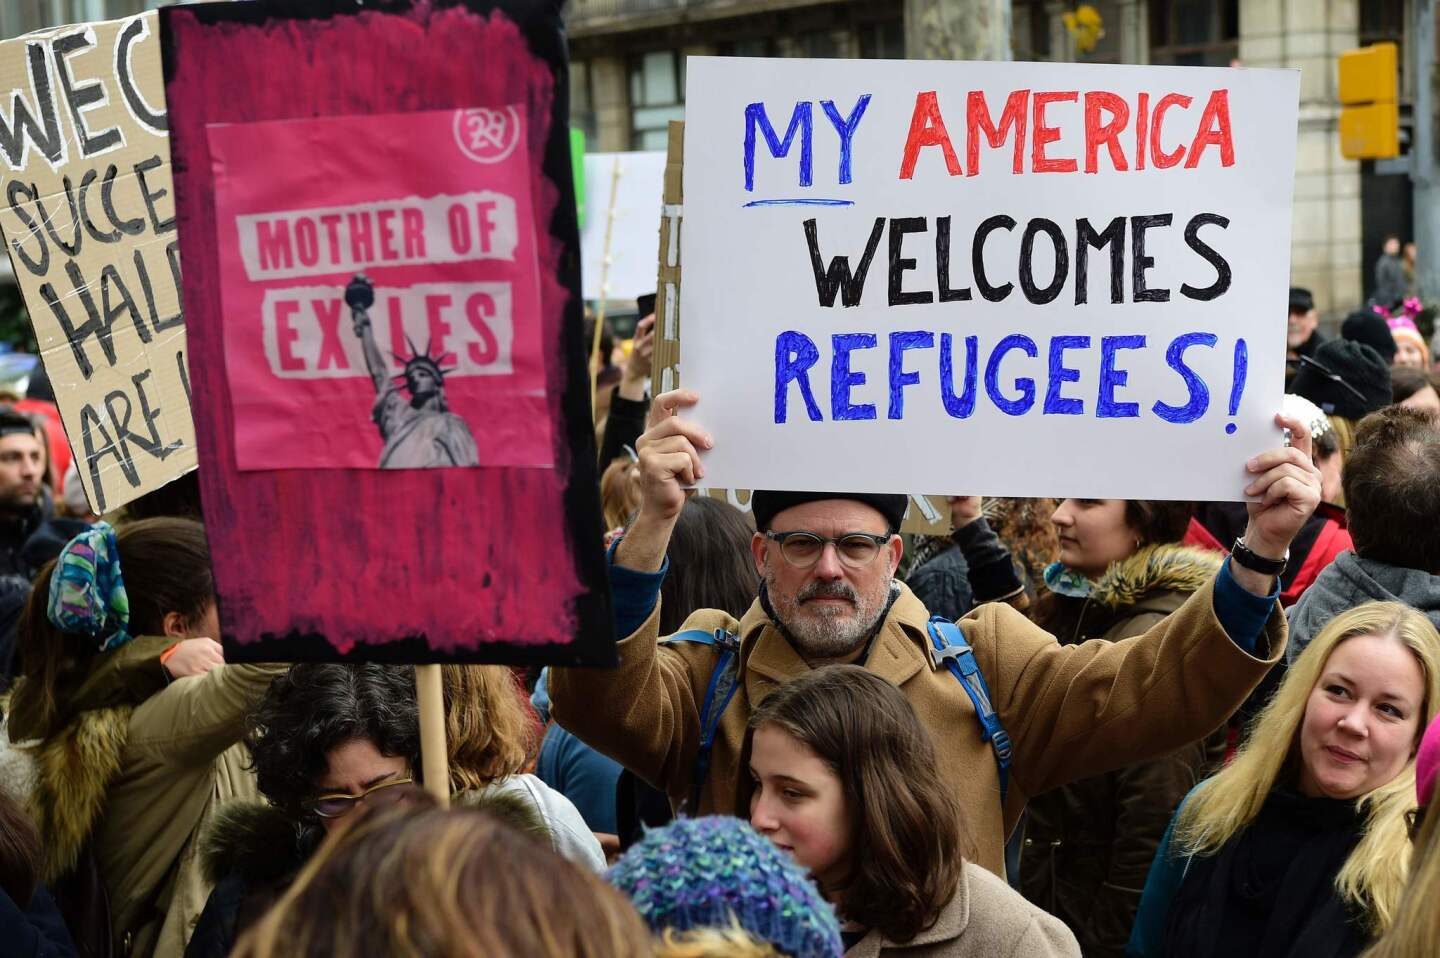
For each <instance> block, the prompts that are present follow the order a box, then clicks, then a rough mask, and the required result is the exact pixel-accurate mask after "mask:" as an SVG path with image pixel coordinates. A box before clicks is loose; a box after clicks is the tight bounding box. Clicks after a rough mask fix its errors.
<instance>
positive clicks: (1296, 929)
mask: <svg viewBox="0 0 1440 958" xmlns="http://www.w3.org/2000/svg"><path fill="white" fill-rule="evenodd" d="M1437 704H1440V634H1437V633H1436V631H1435V627H1434V626H1433V625H1431V624H1430V621H1429V620H1428V619H1426V618H1425V616H1423V615H1421V614H1420V613H1418V612H1416V611H1415V610H1413V609H1411V608H1410V607H1408V606H1405V605H1401V604H1400V603H1396V602H1370V603H1366V604H1365V605H1361V606H1357V607H1356V608H1354V609H1351V610H1349V611H1347V612H1344V613H1342V614H1340V615H1338V616H1336V617H1335V619H1334V620H1332V621H1331V622H1330V624H1329V625H1327V626H1326V627H1325V628H1324V629H1322V630H1321V631H1320V634H1319V635H1318V636H1317V637H1316V638H1315V641H1314V642H1313V643H1311V645H1310V647H1309V648H1307V649H1306V650H1305V652H1304V653H1303V654H1302V655H1301V656H1300V658H1299V659H1298V660H1296V662H1295V664H1294V666H1292V667H1291V670H1290V672H1289V674H1287V675H1286V677H1285V680H1284V682H1282V683H1281V685H1280V688H1279V690H1278V691H1277V692H1276V693H1275V696H1274V698H1272V699H1271V700H1270V702H1269V704H1267V705H1266V706H1265V709H1264V710H1263V711H1262V712H1261V713H1260V714H1259V716H1258V717H1257V718H1256V720H1255V724H1254V725H1253V727H1252V729H1251V733H1250V737H1249V739H1248V740H1247V742H1246V744H1245V745H1244V746H1242V747H1241V749H1240V752H1239V753H1238V754H1237V755H1236V757H1235V760H1234V761H1233V762H1231V763H1230V765H1229V766H1227V767H1226V768H1225V769H1224V770H1223V771H1221V772H1220V773H1219V774H1217V775H1215V776H1213V777H1211V778H1209V779H1206V780H1205V781H1204V782H1202V783H1200V784H1199V785H1197V786H1196V787H1195V789H1194V790H1193V791H1192V792H1191V793H1190V794H1189V795H1188V796H1187V797H1186V799H1185V801H1184V802H1182V803H1181V806H1180V809H1179V811H1177V812H1176V815H1175V818H1174V819H1173V820H1172V821H1171V823H1170V829H1169V831H1168V832H1167V833H1166V836H1165V839H1164V840H1163V841H1162V843H1161V847H1160V851H1159V852H1158V853H1157V855H1156V858H1155V863H1154V865H1153V866H1152V867H1151V870H1150V875H1149V878H1148V879H1147V881H1146V883H1145V892H1144V895H1143V896H1142V898H1141V901H1140V913H1139V915H1137V917H1136V922H1135V929H1134V932H1133V933H1132V935H1131V938H1130V944H1129V946H1128V947H1127V949H1126V954H1127V955H1138V956H1149V955H1162V954H1163V955H1166V956H1171V958H1194V956H1233V955H1260V954H1263V955H1265V956H1266V958H1283V956H1295V958H1299V956H1302V955H1303V956H1305V958H1348V956H1353V955H1357V954H1359V953H1360V952H1361V951H1362V950H1363V949H1364V947H1365V945H1366V943H1367V942H1368V941H1369V940H1370V939H1371V938H1373V937H1374V936H1375V935H1376V934H1378V933H1381V932H1383V931H1385V930H1386V928H1388V927H1389V925H1390V923H1391V922H1392V920H1393V919H1394V917H1395V915H1396V910H1397V908H1398V906H1399V902H1400V898H1401V895H1402V893H1403V891H1404V886H1405V881H1406V878H1407V875H1408V873H1409V867H1410V841H1409V835H1408V830H1407V826H1406V817H1407V812H1409V811H1410V810H1411V809H1412V808H1413V807H1414V801H1415V797H1414V796H1415V752H1416V748H1417V746H1418V745H1419V741H1420V733H1421V731H1422V730H1423V729H1424V728H1425V725H1426V723H1428V722H1429V720H1430V719H1431V718H1433V717H1434V715H1435V712H1436V708H1437Z"/></svg>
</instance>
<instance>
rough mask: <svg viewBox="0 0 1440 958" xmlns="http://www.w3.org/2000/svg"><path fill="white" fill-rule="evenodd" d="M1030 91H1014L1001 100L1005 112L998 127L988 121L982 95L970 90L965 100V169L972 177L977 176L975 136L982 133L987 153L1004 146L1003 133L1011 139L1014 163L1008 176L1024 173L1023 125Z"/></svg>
mask: <svg viewBox="0 0 1440 958" xmlns="http://www.w3.org/2000/svg"><path fill="white" fill-rule="evenodd" d="M1029 105H1030V91H1029V90H1016V91H1015V92H1014V93H1012V94H1010V96H1009V97H1008V98H1007V99H1006V100H1005V109H1003V110H1001V111H1000V127H999V129H996V127H995V124H994V123H992V122H991V121H990V108H989V107H988V106H986V104H985V94H984V93H982V92H981V91H979V90H972V91H971V93H970V95H969V96H968V97H967V98H966V100H965V165H966V166H967V167H968V168H969V170H970V175H971V176H974V175H975V174H976V173H979V172H980V140H979V138H978V137H977V136H976V135H975V134H977V133H984V135H985V142H987V143H989V144H990V149H992V150H998V149H999V148H1000V147H1002V146H1004V145H1005V136H1006V134H1007V133H1013V135H1014V137H1015V159H1014V161H1013V165H1012V166H1011V172H1013V173H1023V172H1024V171H1025V123H1026V115H1027V113H1028V112H1029V111H1028V109H1027V108H1028V107H1029Z"/></svg>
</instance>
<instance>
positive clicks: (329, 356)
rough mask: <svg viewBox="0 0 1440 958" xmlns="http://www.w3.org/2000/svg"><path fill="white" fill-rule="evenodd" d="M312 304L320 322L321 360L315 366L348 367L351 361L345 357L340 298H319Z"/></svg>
mask: <svg viewBox="0 0 1440 958" xmlns="http://www.w3.org/2000/svg"><path fill="white" fill-rule="evenodd" d="M311 305H312V307H313V308H314V310H315V318H316V320H318V321H319V323H320V360H319V362H317V363H316V364H315V368H316V369H328V368H329V367H331V366H334V367H335V368H336V369H348V368H349V367H350V361H349V360H348V359H346V358H345V345H344V343H343V342H342V341H341V339H340V300H338V299H317V300H314V301H312V303H311Z"/></svg>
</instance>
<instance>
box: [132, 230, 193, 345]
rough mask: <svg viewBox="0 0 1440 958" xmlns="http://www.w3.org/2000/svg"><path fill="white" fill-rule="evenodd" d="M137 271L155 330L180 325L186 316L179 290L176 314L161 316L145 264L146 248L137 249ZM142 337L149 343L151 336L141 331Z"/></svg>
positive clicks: (146, 306)
mask: <svg viewBox="0 0 1440 958" xmlns="http://www.w3.org/2000/svg"><path fill="white" fill-rule="evenodd" d="M172 245H174V244H172ZM135 273H136V275H138V276H139V277H140V292H141V294H142V295H143V296H144V297H145V311H146V312H147V313H148V314H149V315H150V325H151V327H153V328H154V330H155V332H157V333H158V332H163V331H164V330H167V329H169V328H171V327H172V326H179V325H180V324H181V323H183V322H184V316H183V315H182V313H181V311H180V309H179V308H178V304H179V295H178V292H179V291H178V290H177V291H176V292H177V295H176V304H177V308H176V310H175V315H174V316H171V317H169V318H167V319H161V318H160V308H159V305H158V304H157V303H156V301H155V289H154V286H153V285H152V284H151V282H150V268H149V267H148V266H146V265H145V251H144V250H138V249H137V250H136V251H135ZM136 325H137V326H138V325H140V324H139V323H137V324H136ZM140 337H141V338H142V339H144V340H145V341H146V342H147V343H148V342H149V341H150V339H149V337H147V336H146V335H145V334H144V333H141V334H140Z"/></svg>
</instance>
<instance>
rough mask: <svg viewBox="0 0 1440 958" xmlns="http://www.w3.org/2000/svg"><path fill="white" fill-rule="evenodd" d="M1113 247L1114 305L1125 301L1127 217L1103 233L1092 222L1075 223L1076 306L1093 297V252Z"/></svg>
mask: <svg viewBox="0 0 1440 958" xmlns="http://www.w3.org/2000/svg"><path fill="white" fill-rule="evenodd" d="M1107 246H1108V247H1110V302H1112V303H1123V302H1124V301H1125V217H1123V216H1117V217H1115V218H1114V219H1113V220H1111V221H1110V225H1109V226H1107V227H1105V229H1103V230H1102V231H1100V232H1099V233H1097V232H1095V227H1093V226H1091V225H1090V221H1089V220H1084V219H1081V220H1076V221H1075V305H1076V306H1081V305H1084V303H1085V302H1086V300H1087V298H1088V297H1089V295H1090V289H1089V286H1090V248H1091V247H1094V248H1095V249H1097V250H1099V249H1104V248H1105V247H1107Z"/></svg>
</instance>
